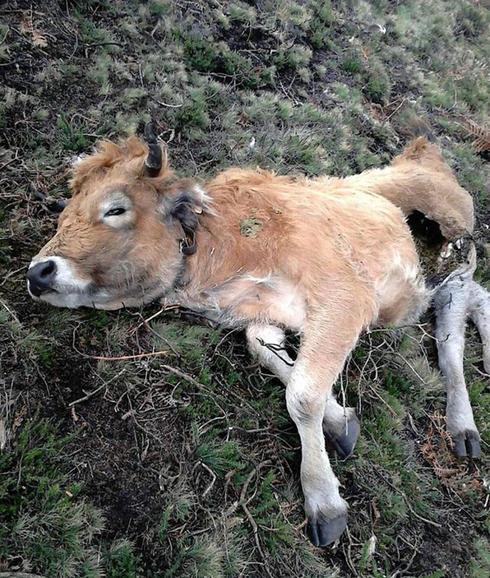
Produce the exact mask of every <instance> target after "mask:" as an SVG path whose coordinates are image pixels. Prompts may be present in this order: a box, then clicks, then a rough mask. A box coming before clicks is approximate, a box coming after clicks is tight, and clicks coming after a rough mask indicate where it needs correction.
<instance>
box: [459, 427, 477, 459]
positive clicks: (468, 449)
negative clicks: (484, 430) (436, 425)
mask: <svg viewBox="0 0 490 578" xmlns="http://www.w3.org/2000/svg"><path fill="white" fill-rule="evenodd" d="M453 442H454V453H455V454H456V455H457V456H458V458H466V457H468V458H473V459H478V458H480V457H481V447H480V436H479V435H478V432H476V431H472V430H466V431H465V432H463V433H460V434H457V435H455V436H453Z"/></svg>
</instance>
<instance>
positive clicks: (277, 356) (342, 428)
mask: <svg viewBox="0 0 490 578" xmlns="http://www.w3.org/2000/svg"><path fill="white" fill-rule="evenodd" d="M247 341H248V347H249V349H250V352H251V353H252V355H254V357H256V358H257V359H258V361H259V363H260V364H261V365H263V366H264V367H267V369H269V370H270V371H272V373H273V374H274V375H275V376H276V377H277V378H278V379H280V380H281V381H282V382H283V383H284V385H286V386H287V384H288V382H289V378H290V376H291V373H292V371H293V367H294V361H293V360H292V359H291V357H290V356H289V355H288V353H287V351H286V350H285V348H284V344H285V342H286V335H285V333H284V331H283V330H282V329H280V328H279V327H276V326H274V325H266V324H252V325H249V327H248V328H247ZM359 431H360V424H359V420H358V419H357V416H356V412H355V410H354V408H353V407H343V406H341V405H340V404H339V403H338V402H337V400H336V399H335V395H334V394H333V391H331V392H330V394H329V396H328V397H327V399H326V403H325V411H324V414H323V432H324V434H325V437H326V438H327V439H328V440H329V442H330V443H331V444H332V446H333V447H334V448H335V451H336V452H337V454H338V455H339V456H340V457H341V458H344V459H345V458H347V457H349V456H350V455H351V454H352V452H353V451H354V448H355V445H356V442H357V438H358V437H359Z"/></svg>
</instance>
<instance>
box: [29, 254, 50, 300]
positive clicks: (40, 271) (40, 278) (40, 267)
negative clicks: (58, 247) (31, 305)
mask: <svg viewBox="0 0 490 578" xmlns="http://www.w3.org/2000/svg"><path fill="white" fill-rule="evenodd" d="M27 279H28V281H29V289H30V291H31V293H33V294H34V295H36V296H39V295H40V294H41V293H44V292H45V291H50V290H53V285H54V282H55V279H56V261H54V260H53V259H48V260H47V261H43V262H41V263H36V264H35V265H33V266H32V267H30V268H29V270H28V271H27Z"/></svg>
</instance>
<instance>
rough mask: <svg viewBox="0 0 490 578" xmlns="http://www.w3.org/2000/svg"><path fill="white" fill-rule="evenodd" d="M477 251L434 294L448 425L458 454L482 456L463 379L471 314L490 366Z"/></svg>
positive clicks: (487, 298)
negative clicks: (476, 279)
mask: <svg viewBox="0 0 490 578" xmlns="http://www.w3.org/2000/svg"><path fill="white" fill-rule="evenodd" d="M475 267H476V252H475V249H474V247H472V248H471V250H470V253H469V256H468V263H467V264H465V265H464V266H463V267H461V268H460V269H458V270H457V271H455V272H454V273H452V274H451V275H450V277H448V278H447V279H446V281H445V282H444V283H443V284H442V285H441V286H440V287H439V289H438V290H437V292H436V294H435V297H434V307H435V313H436V318H437V323H436V339H437V350H438V354H439V368H440V370H441V373H442V374H443V376H444V378H445V381H446V387H447V401H446V419H447V428H448V431H449V433H450V434H451V436H452V438H453V442H454V451H455V453H456V454H457V455H458V456H459V457H466V456H468V457H471V458H479V457H480V454H481V449H480V435H479V433H478V430H477V428H476V425H475V421H474V418H473V411H472V409H471V405H470V399H469V395H468V391H467V389H466V383H465V378H464V367H463V360H464V344H465V328H466V319H467V317H468V316H470V317H471V319H472V320H473V321H474V323H475V325H476V326H477V328H478V331H479V333H480V336H481V339H482V342H483V360H484V367H485V371H489V369H490V363H489V361H490V359H489V355H490V308H489V304H490V295H489V293H488V292H487V291H486V290H485V289H483V288H482V287H481V286H480V285H478V284H477V283H476V282H475V281H473V273H474V271H475Z"/></svg>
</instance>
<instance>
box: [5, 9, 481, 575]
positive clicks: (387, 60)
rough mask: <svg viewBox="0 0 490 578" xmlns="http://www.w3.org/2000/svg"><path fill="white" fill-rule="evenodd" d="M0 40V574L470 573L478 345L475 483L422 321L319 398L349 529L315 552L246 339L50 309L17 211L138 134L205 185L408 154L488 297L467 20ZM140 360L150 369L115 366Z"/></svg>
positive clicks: (371, 13)
mask: <svg viewBox="0 0 490 578" xmlns="http://www.w3.org/2000/svg"><path fill="white" fill-rule="evenodd" d="M0 19H1V23H0V75H2V82H1V83H0V93H1V96H2V98H1V99H0V129H1V131H2V143H1V148H0V167H1V169H2V187H1V192H0V228H1V233H0V266H1V268H2V276H1V281H0V293H1V295H0V341H1V355H0V367H1V369H0V573H1V572H2V571H11V572H16V571H19V572H32V573H36V574H41V575H43V576H46V578H70V577H72V576H73V577H77V578H96V577H98V576H106V577H108V578H116V577H117V578H171V577H179V578H180V577H182V578H191V577H199V578H206V577H209V578H236V577H238V576H243V577H247V578H249V577H250V578H254V577H260V578H262V577H264V576H269V577H273V578H276V577H281V578H288V577H293V576H294V577H300V576H301V577H304V578H315V577H318V578H320V577H322V578H324V577H332V578H333V577H339V578H347V577H351V576H359V577H362V578H380V577H382V576H393V577H394V576H395V575H396V576H400V577H402V576H405V577H420V578H422V577H425V578H429V577H432V578H436V577H440V578H442V577H448V578H449V577H451V578H466V577H467V576H470V577H472V578H482V577H483V576H487V575H488V573H489V560H488V554H487V552H488V546H489V541H488V535H489V534H488V533H489V530H490V519H489V517H488V513H487V512H486V511H485V509H484V505H485V503H486V501H488V480H485V479H484V475H485V472H486V471H488V456H489V455H490V447H489V446H490V425H489V422H488V412H489V410H490V394H489V392H488V383H487V379H486V376H484V375H483V374H482V364H481V349H480V345H479V343H478V340H477V338H476V333H475V331H474V329H473V328H469V331H468V339H467V352H466V361H465V368H466V378H467V383H468V384H469V391H470V396H471V399H472V404H473V407H474V409H475V419H476V421H477V425H478V427H479V430H480V433H481V435H482V440H483V444H482V449H483V453H484V461H483V462H482V463H481V464H465V463H458V462H457V461H456V459H455V458H454V457H453V454H452V453H451V448H450V440H449V438H448V436H447V434H446V432H445V424H444V418H443V417H442V416H443V413H444V412H443V410H444V399H445V397H444V388H443V384H442V383H441V380H440V377H439V375H438V373H437V371H436V370H434V361H435V354H434V343H433V340H432V339H431V338H430V337H429V336H428V335H429V334H430V329H431V327H430V323H431V320H430V317H429V318H427V319H425V320H424V325H422V326H414V327H411V328H404V329H401V330H396V331H393V330H386V331H385V330H383V331H375V332H372V333H370V334H369V335H366V336H365V337H364V338H363V340H362V342H361V343H360V344H359V346H358V347H357V349H356V350H355V352H354V353H353V355H352V358H351V359H350V360H349V362H348V364H347V367H346V369H345V371H344V372H343V375H342V378H341V380H339V384H338V387H339V391H340V392H341V393H340V396H341V399H344V397H345V401H346V404H347V405H350V406H356V407H357V410H358V413H359V415H360V416H361V419H362V431H361V438H360V440H359V444H358V447H357V449H356V452H355V456H354V457H353V458H351V459H349V460H347V461H344V462H341V461H340V460H338V459H337V458H336V457H333V458H332V459H333V466H334V468H335V470H336V472H337V473H338V476H339V479H340V481H341V483H342V484H343V486H344V489H343V495H345V496H346V498H347V499H348V500H349V504H350V523H349V534H348V535H346V536H345V537H343V538H342V540H341V542H340V544H339V545H338V546H337V547H335V548H332V549H329V550H327V551H325V552H323V551H320V550H317V549H315V548H313V547H312V546H311V545H310V544H309V542H308V541H307V540H306V539H305V536H304V528H303V524H302V523H303V509H302V496H301V493H300V490H299V455H298V446H299V441H298V438H297V434H296V431H295V429H294V426H293V425H292V423H291V421H290V420H289V418H288V415H287V411H286V406H285V401H284V391H283V387H282V386H281V384H280V383H279V382H278V381H276V380H274V379H272V378H271V377H270V376H269V375H267V373H266V372H265V371H263V370H261V369H260V368H258V367H257V366H256V365H255V363H254V361H253V360H252V359H250V357H249V356H248V354H247V353H246V352H245V348H244V343H243V342H244V340H243V335H241V334H240V333H239V332H232V333H227V332H226V331H218V330H216V329H214V328H211V327H208V326H205V325H189V323H188V322H187V320H186V319H185V317H186V316H187V315H188V314H187V313H186V312H173V311H165V312H162V311H160V310H159V309H158V307H154V308H152V307H150V308H148V309H146V310H145V311H119V312H102V311H91V310H86V311H85V310H80V311H68V310H57V309H54V308H53V309H51V308H48V307H47V306H42V305H39V304H36V303H34V302H32V301H31V300H30V299H29V297H28V295H27V294H26V291H25V282H24V277H25V268H26V266H27V264H28V263H29V260H30V258H31V256H32V255H33V254H34V253H36V251H37V249H38V248H39V247H41V246H42V245H43V243H44V242H45V240H46V239H47V238H48V237H49V235H51V234H52V232H53V230H54V228H55V226H56V220H55V218H54V217H53V216H51V215H50V214H49V213H48V212H47V210H46V209H45V207H44V206H43V204H42V203H41V202H40V201H38V200H37V199H36V198H35V196H34V195H33V193H34V192H35V191H38V192H41V193H45V194H48V195H50V196H52V197H53V198H60V197H62V196H64V195H66V194H67V193H66V170H67V168H68V166H69V163H70V162H71V159H72V158H73V156H74V155H77V154H80V153H83V152H88V151H89V150H90V148H91V146H92V145H93V143H94V142H95V141H96V140H97V139H98V138H102V137H109V138H116V137H119V136H124V135H126V134H131V133H134V132H135V131H136V129H137V127H138V125H139V124H140V122H141V121H145V120H148V119H149V117H150V116H152V117H153V118H154V119H155V120H156V122H157V125H158V129H159V133H160V134H161V136H162V138H163V139H165V140H166V141H168V146H169V154H170V160H171V162H172V164H173V165H174V167H175V168H176V169H177V170H179V171H180V172H182V173H184V174H190V175H199V176H200V177H202V178H205V177H206V176H207V175H209V174H212V173H214V172H215V171H217V170H219V169H221V168H225V167H227V166H230V165H232V164H238V165H243V166H245V165H250V166H257V165H260V166H262V167H264V168H269V169H273V170H276V171H278V172H284V173H291V172H293V173H294V172H299V173H306V174H309V175H319V174H331V175H335V176H342V175H346V174H350V173H352V172H357V171H360V170H364V169H367V168H371V167H375V166H379V165H381V164H383V163H384V162H386V161H387V160H388V159H390V158H391V157H392V156H393V155H394V154H396V153H397V152H399V151H400V149H401V148H402V145H403V144H405V142H406V141H407V140H408V139H409V138H411V137H412V136H414V135H419V134H421V133H422V134H429V135H430V136H431V137H433V138H434V139H436V140H437V141H438V142H439V143H440V145H441V148H442V149H443V152H444V154H445V155H446V157H447V159H448V161H449V163H450V164H451V165H452V166H453V167H454V169H455V170H456V173H457V174H458V177H459V180H460V182H461V183H462V184H463V185H464V186H465V187H466V188H467V189H468V190H469V191H470V192H471V193H472V194H473V196H474V198H475V204H476V211H477V220H478V223H477V232H476V235H475V236H476V238H477V240H478V242H479V243H480V245H482V246H484V247H485V246H486V250H487V253H486V257H485V254H484V252H482V254H481V258H480V263H481V266H480V268H479V271H478V272H477V276H478V279H479V281H480V282H482V283H484V284H487V285H488V283H489V282H490V277H489V274H488V259H489V256H488V243H489V231H488V227H486V226H485V224H488V221H489V215H490V213H489V209H488V191H487V189H488V187H487V184H488V180H489V177H490V175H489V169H488V164H487V163H486V160H488V159H487V158H486V157H485V152H484V151H478V150H476V149H475V148H474V146H473V144H472V142H473V137H472V136H471V135H470V134H469V133H468V131H467V130H466V128H465V126H467V125H466V124H465V122H466V121H472V122H473V123H475V125H476V126H483V125H484V123H485V122H486V121H487V120H488V117H489V103H490V86H489V79H488V74H487V73H488V71H487V68H486V64H485V63H486V62H487V61H488V58H489V56H490V43H489V42H488V38H487V36H488V34H487V31H488V29H489V23H490V13H489V11H488V9H487V8H485V7H484V5H483V2H481V3H478V2H473V1H472V0H464V1H462V2H461V1H459V0H458V1H457V0H448V1H443V0H428V1H422V0H409V1H407V2H396V3H393V2H387V1H385V0H373V1H372V2H342V3H341V2H327V1H320V0H310V1H308V2H300V1H299V0H274V1H264V2H260V3H250V2H245V1H243V0H233V1H232V2H227V3H226V2H225V3H223V2H221V3H219V2H202V1H196V2H187V1H183V2H173V1H171V0H152V1H151V2H137V1H136V0H129V1H124V2H123V1H122V0H115V1H113V2H109V1H107V0H102V1H101V0H90V1H86V2H79V1H77V0H73V1H70V2H58V1H56V0H48V1H46V2H42V3H41V2H37V3H36V2H34V3H29V4H27V3H25V2H22V1H20V0H9V1H8V2H6V3H4V4H3V5H2V8H1V10H0ZM486 154H488V151H487V153H486ZM246 221H247V222H245V223H244V234H253V232H254V228H256V227H257V226H260V224H259V223H258V222H257V219H256V218H255V217H254V215H250V218H249V219H246ZM319 234H320V233H319ZM150 317H152V319H151V320H148V321H146V319H149V318H150ZM193 321H196V319H195V318H193ZM291 347H292V348H294V347H295V337H294V336H291ZM162 351H164V352H165V353H164V354H162V353H161V352H162ZM143 352H147V353H148V352H150V353H151V352H159V354H158V355H149V356H147V357H143V358H134V359H131V356H132V355H138V354H140V353H143ZM93 356H98V357H101V356H102V357H104V358H105V360H104V359H103V360H101V359H94V357H93ZM118 356H126V357H127V356H129V359H126V360H124V361H115V360H113V358H114V357H118Z"/></svg>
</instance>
